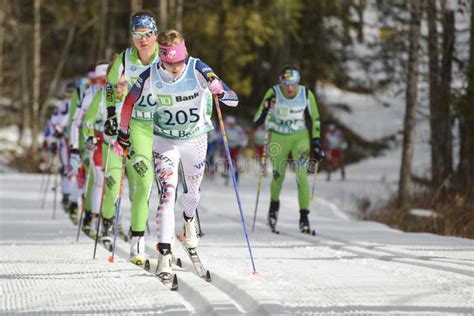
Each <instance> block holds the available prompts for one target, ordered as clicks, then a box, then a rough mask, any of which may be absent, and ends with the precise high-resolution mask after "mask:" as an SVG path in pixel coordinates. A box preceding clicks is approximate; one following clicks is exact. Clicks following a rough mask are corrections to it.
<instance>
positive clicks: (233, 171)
mask: <svg viewBox="0 0 474 316" xmlns="http://www.w3.org/2000/svg"><path fill="white" fill-rule="evenodd" d="M214 104H215V105H216V110H217V116H218V118H219V126H220V128H221V134H222V139H223V140H224V147H225V153H226V155H227V161H228V163H229V167H230V174H231V176H232V183H233V184H234V190H235V196H236V198H237V204H238V205H239V211H240V219H241V220H242V226H243V228H244V234H245V239H246V240H247V247H248V249H249V254H250V260H251V261H252V268H253V274H257V270H256V269H255V262H254V260H253V255H252V247H251V246H250V240H249V236H248V234H247V226H246V224H245V218H244V213H243V212H242V203H241V201H240V194H239V189H238V187H237V180H236V179H235V170H234V165H233V163H232V159H231V157H230V151H229V144H228V143H227V135H226V133H225V127H224V121H223V119H222V112H221V108H220V106H219V99H218V98H217V96H216V95H214Z"/></svg>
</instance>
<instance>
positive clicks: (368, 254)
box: [201, 207, 474, 278]
mask: <svg viewBox="0 0 474 316" xmlns="http://www.w3.org/2000/svg"><path fill="white" fill-rule="evenodd" d="M201 208H202V209H204V208H203V207H201ZM210 214H213V215H219V216H223V217H226V218H227V219H229V220H232V221H234V222H240V220H239V219H235V218H234V217H231V216H229V215H225V214H218V213H212V212H210ZM257 224H258V226H260V228H261V229H265V230H267V231H268V234H274V233H272V232H271V231H270V227H268V225H267V223H266V222H265V221H264V220H257ZM280 228H281V226H280ZM279 231H280V234H274V235H275V236H278V235H280V236H286V237H291V238H294V239H297V240H300V241H305V242H308V243H310V244H312V245H324V246H326V247H328V248H331V249H334V250H344V251H346V252H349V253H352V254H355V255H358V256H362V257H365V258H370V259H376V260H380V261H393V262H397V263H403V264H408V265H413V266H418V267H423V268H429V269H434V270H438V271H445V272H451V273H457V274H461V275H465V276H468V277H471V278H472V277H474V275H473V272H472V269H469V268H470V265H465V264H462V263H456V265H458V266H465V267H466V268H468V269H461V268H455V267H448V266H444V265H441V264H437V263H434V262H433V261H438V260H436V258H430V257H427V256H415V255H410V254H407V253H403V252H397V251H394V250H386V249H376V250H374V249H372V248H374V245H367V246H362V245H360V244H354V243H351V242H350V241H347V240H344V239H337V238H333V237H328V236H325V235H324V234H322V235H321V234H319V233H318V232H316V236H308V235H304V234H302V233H296V232H295V233H293V232H288V229H286V227H284V228H283V230H282V229H279ZM335 243H337V244H335ZM375 246H376V247H377V246H383V245H375ZM354 248H357V249H354ZM446 259H449V258H446ZM438 262H440V263H441V262H442V261H438ZM450 264H453V263H450Z"/></svg>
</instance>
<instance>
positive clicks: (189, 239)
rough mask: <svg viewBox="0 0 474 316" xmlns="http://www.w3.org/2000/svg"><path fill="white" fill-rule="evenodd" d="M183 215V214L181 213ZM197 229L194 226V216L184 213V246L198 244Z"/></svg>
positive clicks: (188, 246) (190, 246) (191, 246)
mask: <svg viewBox="0 0 474 316" xmlns="http://www.w3.org/2000/svg"><path fill="white" fill-rule="evenodd" d="M183 215H184V214H183ZM198 233H199V231H198V228H197V226H196V216H194V217H193V218H188V217H186V215H184V240H183V245H184V246H185V247H186V248H196V247H197V246H198V244H199V234H198Z"/></svg>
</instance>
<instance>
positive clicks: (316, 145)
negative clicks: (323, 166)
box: [311, 138, 326, 161]
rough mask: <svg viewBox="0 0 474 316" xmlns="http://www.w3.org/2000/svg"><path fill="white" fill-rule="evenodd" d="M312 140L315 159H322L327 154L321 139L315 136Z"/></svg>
mask: <svg viewBox="0 0 474 316" xmlns="http://www.w3.org/2000/svg"><path fill="white" fill-rule="evenodd" d="M311 142H312V144H313V154H314V159H316V160H317V161H320V160H321V159H323V158H324V157H325V156H326V154H325V153H324V150H323V148H322V147H321V140H320V139H319V138H313V139H312V141H311Z"/></svg>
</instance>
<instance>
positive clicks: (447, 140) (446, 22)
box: [438, 1, 455, 181]
mask: <svg viewBox="0 0 474 316" xmlns="http://www.w3.org/2000/svg"><path fill="white" fill-rule="evenodd" d="M443 15H444V17H443V58H442V61H441V82H440V89H439V90H440V92H441V97H440V106H439V111H440V121H439V126H438V128H439V129H440V133H442V134H441V137H442V138H441V139H439V143H440V146H441V148H440V151H441V153H440V154H441V157H440V158H441V163H440V168H441V170H440V174H441V177H442V178H441V180H442V181H444V180H445V179H446V178H447V177H448V176H449V175H450V174H451V173H452V171H453V136H452V133H451V119H452V114H451V112H452V111H451V79H452V64H453V51H454V31H455V30H454V10H452V8H449V7H448V6H447V3H446V1H443Z"/></svg>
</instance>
